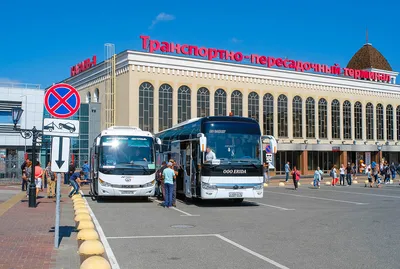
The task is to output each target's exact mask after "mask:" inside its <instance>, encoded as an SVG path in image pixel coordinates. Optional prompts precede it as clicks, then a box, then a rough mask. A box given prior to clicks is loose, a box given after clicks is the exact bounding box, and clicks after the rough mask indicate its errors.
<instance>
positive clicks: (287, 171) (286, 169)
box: [285, 162, 290, 182]
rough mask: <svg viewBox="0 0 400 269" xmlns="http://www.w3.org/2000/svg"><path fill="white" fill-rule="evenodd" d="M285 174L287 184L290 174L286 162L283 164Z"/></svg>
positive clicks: (288, 165)
mask: <svg viewBox="0 0 400 269" xmlns="http://www.w3.org/2000/svg"><path fill="white" fill-rule="evenodd" d="M285 174H286V180H285V182H288V181H289V174H290V162H287V163H286V164H285Z"/></svg>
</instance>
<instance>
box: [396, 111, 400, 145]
mask: <svg viewBox="0 0 400 269" xmlns="http://www.w3.org/2000/svg"><path fill="white" fill-rule="evenodd" d="M396 122H397V140H400V106H397V108H396Z"/></svg>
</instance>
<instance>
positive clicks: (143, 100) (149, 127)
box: [139, 82, 154, 132]
mask: <svg viewBox="0 0 400 269" xmlns="http://www.w3.org/2000/svg"><path fill="white" fill-rule="evenodd" d="M153 96H154V87H153V85H151V83H148V82H143V83H142V84H140V86H139V128H140V129H142V130H143V131H148V132H153V131H154V129H153V126H154V114H153V113H154V112H153V111H154V110H153V106H154V99H153Z"/></svg>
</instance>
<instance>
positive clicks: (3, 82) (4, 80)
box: [0, 77, 21, 84]
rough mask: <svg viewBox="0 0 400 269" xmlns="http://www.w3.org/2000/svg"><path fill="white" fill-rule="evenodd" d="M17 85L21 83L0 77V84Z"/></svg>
mask: <svg viewBox="0 0 400 269" xmlns="http://www.w3.org/2000/svg"><path fill="white" fill-rule="evenodd" d="M18 83H21V82H20V81H18V80H15V79H10V78H1V77H0V84H18Z"/></svg>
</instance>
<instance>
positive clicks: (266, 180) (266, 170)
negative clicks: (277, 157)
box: [264, 163, 269, 183]
mask: <svg viewBox="0 0 400 269" xmlns="http://www.w3.org/2000/svg"><path fill="white" fill-rule="evenodd" d="M264 183H269V163H264Z"/></svg>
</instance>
